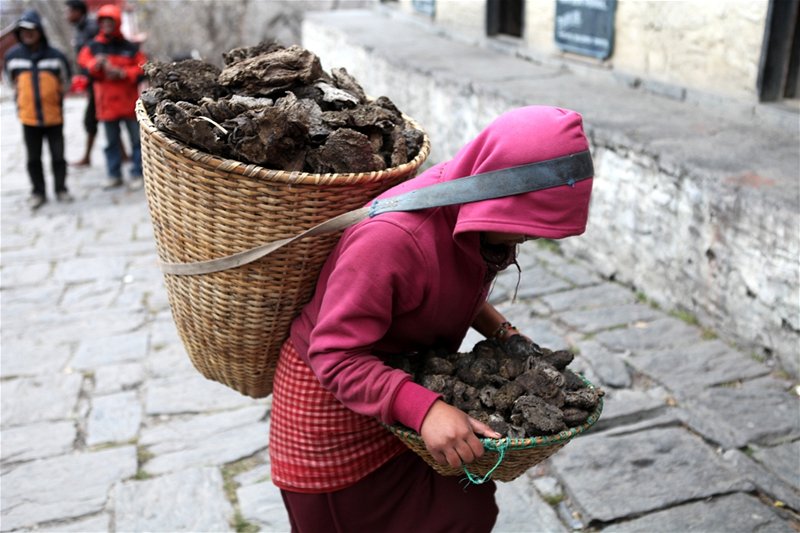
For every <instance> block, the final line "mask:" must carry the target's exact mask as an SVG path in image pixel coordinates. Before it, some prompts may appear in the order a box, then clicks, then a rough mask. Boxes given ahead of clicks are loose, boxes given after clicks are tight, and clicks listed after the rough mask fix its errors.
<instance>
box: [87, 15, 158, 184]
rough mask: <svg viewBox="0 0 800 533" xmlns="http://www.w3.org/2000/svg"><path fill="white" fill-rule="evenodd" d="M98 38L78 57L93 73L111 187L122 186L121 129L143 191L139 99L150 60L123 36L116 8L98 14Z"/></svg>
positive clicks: (133, 174) (133, 173) (133, 178)
mask: <svg viewBox="0 0 800 533" xmlns="http://www.w3.org/2000/svg"><path fill="white" fill-rule="evenodd" d="M97 24H98V26H99V28H100V31H99V32H98V34H97V36H96V37H95V38H94V39H93V40H92V41H91V42H90V43H89V44H87V45H86V46H84V47H83V48H82V49H81V51H80V53H79V54H78V65H80V66H81V67H82V68H84V69H86V70H87V71H88V72H89V76H90V77H91V78H92V80H93V84H92V85H93V90H94V97H95V105H96V108H97V120H99V121H100V122H102V124H103V128H104V130H105V133H106V140H107V143H108V144H107V145H106V147H105V149H104V152H105V156H106V167H107V171H108V177H109V183H108V185H107V188H114V187H119V186H121V185H122V143H121V138H120V129H121V126H124V127H125V129H126V130H127V131H128V136H129V137H130V140H131V163H132V167H131V183H130V187H131V188H132V189H138V188H141V184H142V153H141V147H140V143H139V124H138V122H136V113H135V109H136V100H137V99H138V98H139V82H140V81H141V80H142V79H143V78H144V71H143V70H142V65H144V63H145V61H146V60H147V58H146V57H145V55H144V54H143V53H142V52H141V51H140V50H139V45H138V44H136V43H133V42H131V41H129V40H127V39H125V38H124V37H123V36H122V31H121V29H120V28H121V24H122V14H121V13H120V10H119V8H118V7H117V6H115V5H105V6H103V7H101V8H100V9H99V10H98V11H97Z"/></svg>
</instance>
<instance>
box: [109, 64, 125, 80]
mask: <svg viewBox="0 0 800 533" xmlns="http://www.w3.org/2000/svg"><path fill="white" fill-rule="evenodd" d="M106 76H107V77H108V78H109V79H112V80H121V79H122V78H124V77H125V71H124V70H122V69H121V68H116V67H112V66H110V65H109V66H107V67H106Z"/></svg>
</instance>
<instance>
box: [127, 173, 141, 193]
mask: <svg viewBox="0 0 800 533" xmlns="http://www.w3.org/2000/svg"><path fill="white" fill-rule="evenodd" d="M142 187H144V180H143V179H142V177H141V176H136V177H135V178H133V179H131V181H129V182H128V189H129V190H131V191H138V190H139V189H141V188H142Z"/></svg>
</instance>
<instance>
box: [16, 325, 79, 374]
mask: <svg viewBox="0 0 800 533" xmlns="http://www.w3.org/2000/svg"><path fill="white" fill-rule="evenodd" d="M3 325H4V326H5V323H4V324H3ZM0 352H2V354H3V356H2V358H0V369H1V370H0V374H2V375H3V377H4V378H11V377H17V376H20V377H21V376H36V375H39V374H50V373H52V372H54V371H56V372H57V371H61V370H63V369H64V368H65V367H66V366H67V361H69V358H70V357H71V356H72V353H71V351H70V346H69V345H68V344H64V343H60V342H59V341H54V340H53V339H49V338H41V337H37V338H30V337H29V336H27V335H25V336H23V337H19V336H12V335H10V334H7V333H6V331H5V328H4V330H3V338H2V341H0Z"/></svg>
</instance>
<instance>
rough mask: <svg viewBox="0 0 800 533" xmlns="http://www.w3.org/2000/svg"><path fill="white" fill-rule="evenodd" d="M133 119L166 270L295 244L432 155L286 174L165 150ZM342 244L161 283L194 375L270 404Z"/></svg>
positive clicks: (172, 147)
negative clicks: (360, 169) (290, 348)
mask: <svg viewBox="0 0 800 533" xmlns="http://www.w3.org/2000/svg"><path fill="white" fill-rule="evenodd" d="M136 116H137V119H138V121H139V125H140V131H141V139H142V165H143V170H144V184H145V193H146V196H147V203H148V207H149V210H150V217H151V219H152V222H153V228H154V232H155V239H156V245H157V248H158V255H159V258H160V260H161V261H163V262H166V263H192V262H198V261H204V260H209V259H216V258H219V257H223V256H227V255H230V254H233V253H237V252H241V251H243V250H248V249H250V248H254V247H256V246H259V245H262V244H265V243H269V242H272V241H276V240H280V239H285V238H289V237H293V236H295V235H297V234H299V233H301V232H303V231H304V230H307V229H309V228H311V227H313V226H316V225H317V224H319V223H321V222H323V221H325V220H327V219H330V218H332V217H334V216H337V215H340V214H342V213H345V212H348V211H351V210H353V209H357V208H360V207H362V206H363V205H364V204H365V203H367V202H368V201H369V200H370V199H372V198H373V197H375V196H377V195H378V194H380V193H381V192H383V191H385V190H387V189H389V188H390V187H392V186H394V185H396V184H398V183H400V182H402V181H404V180H406V179H408V178H410V177H412V176H413V175H414V174H415V173H416V171H417V169H418V168H419V166H420V165H421V164H422V163H423V161H424V160H425V159H426V158H427V156H428V153H429V151H430V145H429V142H428V139H427V136H426V137H425V140H424V143H423V146H422V148H421V150H420V152H419V154H418V155H417V156H416V157H415V158H414V159H413V160H412V161H410V162H408V163H406V164H404V165H401V166H398V167H394V168H390V169H387V170H383V171H377V172H369V173H358V174H355V173H354V174H307V173H302V172H285V171H279V170H269V169H266V168H263V167H260V166H257V165H248V164H244V163H241V162H238V161H232V160H228V159H222V158H219V157H215V156H212V155H209V154H207V153H204V152H202V151H199V150H196V149H193V148H191V147H189V146H187V145H185V144H183V143H181V142H178V141H176V140H173V139H171V138H169V137H167V136H165V135H164V134H162V133H161V132H159V131H158V130H157V129H156V128H155V126H154V125H153V123H152V121H151V120H150V117H149V116H148V115H147V112H146V111H145V109H144V106H143V104H142V102H141V101H140V102H138V103H137V106H136ZM415 127H416V126H415ZM339 234H340V232H338V233H333V234H327V235H318V236H313V237H307V238H303V239H299V240H297V241H295V242H292V243H291V244H289V245H287V246H285V247H283V248H281V249H279V250H276V251H275V252H273V253H272V254H270V255H268V256H266V257H263V258H261V259H259V260H257V261H255V262H253V263H250V264H246V265H242V266H239V267H237V268H233V269H228V270H224V271H221V272H214V273H211V274H198V275H189V276H179V275H172V274H165V282H166V287H167V292H168V297H169V303H170V307H171V309H172V316H173V318H174V320H175V324H176V325H177V328H178V332H179V334H180V336H181V339H182V340H183V343H184V345H185V347H186V350H187V352H188V354H189V357H190V358H191V360H192V363H193V364H194V366H195V367H196V368H197V369H198V370H199V371H200V372H201V373H202V374H203V375H204V376H205V377H207V378H209V379H212V380H215V381H218V382H220V383H223V384H225V385H227V386H229V387H231V388H233V389H235V390H237V391H239V392H240V393H242V394H246V395H248V396H251V397H253V398H261V397H265V396H268V395H269V394H270V393H271V392H272V379H273V376H274V373H275V367H276V365H277V360H278V354H279V353H280V348H281V345H282V344H283V342H284V341H285V340H286V338H287V336H288V331H289V325H290V324H291V321H292V320H293V319H294V318H295V316H296V315H297V313H298V312H299V311H300V309H301V308H302V306H303V305H304V304H305V303H307V302H308V300H309V299H310V298H311V296H312V294H313V290H314V285H315V283H316V280H317V277H318V275H319V271H320V270H321V268H322V265H323V263H324V262H325V259H326V258H327V256H328V254H329V253H330V251H331V249H332V248H333V246H334V245H335V244H336V241H337V239H338V238H339Z"/></svg>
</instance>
